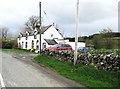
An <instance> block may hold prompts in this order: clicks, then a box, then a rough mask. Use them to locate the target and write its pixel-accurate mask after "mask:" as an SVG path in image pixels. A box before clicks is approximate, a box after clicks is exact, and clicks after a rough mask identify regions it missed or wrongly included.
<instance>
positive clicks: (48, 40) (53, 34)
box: [17, 25, 85, 52]
mask: <svg viewBox="0 0 120 89" xmlns="http://www.w3.org/2000/svg"><path fill="white" fill-rule="evenodd" d="M17 42H18V47H19V48H21V49H26V50H29V49H31V48H34V49H35V51H36V52H39V49H40V48H39V47H40V46H39V42H40V34H39V31H38V30H37V29H35V30H33V31H26V32H25V33H19V37H18V40H17ZM58 43H68V44H70V45H71V46H72V48H73V49H74V45H73V44H74V43H71V42H69V40H64V37H63V36H62V34H61V33H60V32H59V30H58V29H56V28H55V27H54V25H49V26H45V27H42V28H41V49H43V48H47V47H50V46H53V45H55V44H58ZM80 44H81V43H80ZM83 46H85V44H83V45H82V47H83Z"/></svg>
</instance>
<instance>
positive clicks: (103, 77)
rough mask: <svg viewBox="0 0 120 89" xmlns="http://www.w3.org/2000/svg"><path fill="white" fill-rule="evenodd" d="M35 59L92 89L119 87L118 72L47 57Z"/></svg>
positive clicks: (41, 56) (40, 56) (42, 56)
mask: <svg viewBox="0 0 120 89" xmlns="http://www.w3.org/2000/svg"><path fill="white" fill-rule="evenodd" d="M34 59H35V60H36V61H37V62H38V63H40V64H43V65H45V66H46V67H49V68H51V69H53V70H55V71H57V72H58V73H60V74H61V75H63V76H65V77H67V78H69V79H72V80H75V81H76V82H78V83H80V84H83V85H85V86H86V87H88V88H90V89H98V88H100V89H102V88H103V89H114V88H115V87H118V86H119V83H118V82H119V77H118V75H119V74H118V73H116V72H110V71H103V70H97V69H96V68H94V67H93V66H87V65H81V64H79V65H75V66H74V65H73V63H70V62H64V61H59V60H57V59H55V58H52V57H48V56H46V55H38V56H37V57H35V58H34ZM116 89H118V88H116Z"/></svg>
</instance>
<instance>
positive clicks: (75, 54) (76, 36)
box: [74, 0, 79, 65]
mask: <svg viewBox="0 0 120 89" xmlns="http://www.w3.org/2000/svg"><path fill="white" fill-rule="evenodd" d="M76 9H77V13H76V35H75V51H74V65H75V64H76V61H77V44H78V28H79V26H78V25H79V0H77V8H76Z"/></svg>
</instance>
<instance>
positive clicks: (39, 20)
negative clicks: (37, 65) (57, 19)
mask: <svg viewBox="0 0 120 89" xmlns="http://www.w3.org/2000/svg"><path fill="white" fill-rule="evenodd" d="M39 24H40V28H39V34H40V42H39V45H40V47H39V48H40V50H39V51H40V54H41V2H39Z"/></svg>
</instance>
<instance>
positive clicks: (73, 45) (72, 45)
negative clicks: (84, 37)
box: [66, 42, 86, 50]
mask: <svg viewBox="0 0 120 89" xmlns="http://www.w3.org/2000/svg"><path fill="white" fill-rule="evenodd" d="M66 43H67V44H69V45H70V46H71V47H72V49H73V50H75V42H66ZM85 46H86V44H85V42H78V46H77V48H79V47H85Z"/></svg>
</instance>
